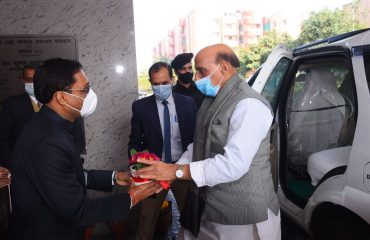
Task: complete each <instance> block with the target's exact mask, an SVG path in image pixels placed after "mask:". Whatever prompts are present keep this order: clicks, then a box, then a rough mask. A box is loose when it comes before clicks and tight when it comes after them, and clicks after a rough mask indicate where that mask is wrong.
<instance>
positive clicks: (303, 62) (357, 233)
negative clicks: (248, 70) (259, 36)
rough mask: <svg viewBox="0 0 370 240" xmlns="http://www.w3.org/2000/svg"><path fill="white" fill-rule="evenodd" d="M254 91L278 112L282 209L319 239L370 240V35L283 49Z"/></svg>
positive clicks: (255, 79)
mask: <svg viewBox="0 0 370 240" xmlns="http://www.w3.org/2000/svg"><path fill="white" fill-rule="evenodd" d="M249 84H250V85H251V86H252V87H253V88H254V89H255V90H256V91H258V92H259V93H261V94H262V95H263V96H265V97H266V98H267V100H269V102H270V104H271V106H272V108H273V111H274V113H275V118H274V123H273V126H272V134H271V156H272V157H271V166H272V168H271V169H272V174H273V178H274V183H275V188H276V190H277V193H278V196H279V200H280V204H281V210H282V211H283V212H284V213H285V214H286V215H288V217H289V218H291V219H292V220H293V221H294V222H296V223H297V224H298V225H300V226H301V227H302V228H303V229H305V230H306V231H307V232H309V233H310V234H311V235H312V236H314V238H315V239H370V30H369V29H364V30H359V31H355V32H350V33H346V34H342V35H339V36H335V37H331V38H328V39H324V40H320V41H317V42H314V43H312V44H307V45H304V46H301V47H298V48H296V49H289V48H286V47H284V46H277V47H276V48H275V49H274V50H273V51H272V53H271V54H270V56H269V57H268V58H267V60H266V62H265V63H264V64H263V66H262V67H261V68H260V69H259V70H258V71H257V72H256V73H255V75H254V76H252V78H251V79H250V80H249Z"/></svg>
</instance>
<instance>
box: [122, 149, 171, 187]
mask: <svg viewBox="0 0 370 240" xmlns="http://www.w3.org/2000/svg"><path fill="white" fill-rule="evenodd" d="M139 159H145V160H152V161H160V160H161V159H160V158H159V157H158V156H157V155H155V154H154V153H149V152H148V151H144V152H136V150H134V149H131V158H130V159H129V160H128V161H129V164H130V166H132V165H135V169H136V170H139V169H140V168H144V167H147V166H148V165H146V164H143V163H138V162H137V161H138V160H139ZM133 179H134V181H135V182H143V181H147V179H140V178H138V177H134V178H133ZM158 183H159V184H160V185H161V186H162V187H163V188H164V189H166V190H167V189H169V188H170V183H169V182H168V181H158Z"/></svg>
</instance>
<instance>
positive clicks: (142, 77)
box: [138, 70, 152, 92]
mask: <svg viewBox="0 0 370 240" xmlns="http://www.w3.org/2000/svg"><path fill="white" fill-rule="evenodd" d="M138 80H139V81H138V85H139V91H145V92H150V91H151V90H152V87H151V85H150V82H149V75H148V72H147V71H144V70H143V71H141V72H140V73H139V76H138Z"/></svg>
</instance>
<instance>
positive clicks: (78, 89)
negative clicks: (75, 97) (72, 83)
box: [68, 86, 90, 93]
mask: <svg viewBox="0 0 370 240" xmlns="http://www.w3.org/2000/svg"><path fill="white" fill-rule="evenodd" d="M68 90H69V91H81V92H84V93H89V91H90V86H88V87H86V88H72V89H68Z"/></svg>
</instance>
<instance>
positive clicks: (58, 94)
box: [54, 91, 67, 106]
mask: <svg viewBox="0 0 370 240" xmlns="http://www.w3.org/2000/svg"><path fill="white" fill-rule="evenodd" d="M64 97H65V95H64V93H63V92H61V91H58V92H56V93H54V98H55V99H56V100H57V102H58V103H59V104H60V105H62V106H64V105H66V103H67V101H66V100H65V98H64Z"/></svg>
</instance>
